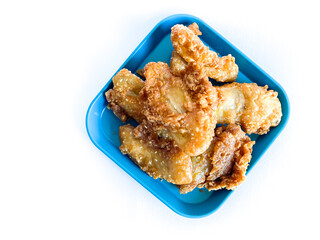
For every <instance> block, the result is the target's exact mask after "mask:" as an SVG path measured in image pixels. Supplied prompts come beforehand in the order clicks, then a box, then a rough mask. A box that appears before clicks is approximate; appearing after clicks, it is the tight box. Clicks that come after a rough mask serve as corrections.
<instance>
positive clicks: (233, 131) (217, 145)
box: [180, 124, 254, 194]
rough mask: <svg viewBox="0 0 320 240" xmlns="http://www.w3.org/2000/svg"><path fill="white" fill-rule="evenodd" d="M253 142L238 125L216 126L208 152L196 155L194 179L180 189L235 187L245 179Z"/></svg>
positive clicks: (193, 160)
mask: <svg viewBox="0 0 320 240" xmlns="http://www.w3.org/2000/svg"><path fill="white" fill-rule="evenodd" d="M253 145H254V142H253V141H251V140H250V138H249V137H248V136H247V135H246V134H245V132H243V131H242V130H241V128H240V126H239V125H236V124H230V125H228V126H223V127H219V128H217V129H216V130H215V136H214V137H213V140H212V142H211V145H210V147H209V148H208V149H207V150H206V152H205V153H204V154H201V155H200V156H197V157H193V159H192V163H193V165H192V167H193V176H192V182H191V183H190V184H184V185H181V186H180V193H182V194H185V193H188V192H191V191H192V190H193V189H194V188H196V187H199V188H203V187H205V188H207V189H208V190H218V189H221V188H227V189H234V188H235V187H237V186H238V185H239V184H241V183H242V182H243V181H244V180H245V173H246V170H247V167H248V164H249V162H250V160H251V152H252V146H253Z"/></svg>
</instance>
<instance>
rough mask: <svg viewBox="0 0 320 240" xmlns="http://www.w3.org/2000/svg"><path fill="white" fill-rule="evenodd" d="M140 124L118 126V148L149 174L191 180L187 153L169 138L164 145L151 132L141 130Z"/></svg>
mask: <svg viewBox="0 0 320 240" xmlns="http://www.w3.org/2000/svg"><path fill="white" fill-rule="evenodd" d="M144 129H145V128H144V127H143V126H142V125H140V126H138V127H137V128H136V129H135V128H133V127H132V126H130V125H124V126H121V127H120V130H119V136H120V142H121V146H120V150H121V152H122V153H123V154H128V155H129V157H130V158H131V159H132V160H133V161H134V162H135V163H136V164H137V165H138V166H139V167H140V168H141V169H142V170H143V171H144V172H146V173H147V174H148V175H149V176H151V177H153V178H154V179H157V178H160V179H165V180H166V181H167V182H170V183H173V184H187V183H190V182H191V181H192V165H191V160H190V157H189V156H188V155H186V154H185V153H184V152H182V151H181V150H180V149H179V148H177V147H174V146H173V145H172V144H171V143H170V142H168V143H166V144H165V145H163V143H159V142H158V141H157V139H156V138H154V136H152V134H151V135H149V134H148V133H146V132H145V131H144Z"/></svg>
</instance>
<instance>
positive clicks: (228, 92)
mask: <svg viewBox="0 0 320 240" xmlns="http://www.w3.org/2000/svg"><path fill="white" fill-rule="evenodd" d="M216 89H217V91H218V96H219V104H218V110H217V121H218V123H221V124H231V123H238V124H240V125H241V126H242V128H243V129H244V131H245V132H246V133H248V134H251V133H256V134H266V133H267V132H268V131H269V130H270V127H275V126H277V125H278V124H279V123H280V120H281V116H282V111H281V103H280V101H279V99H278V93H277V92H275V91H272V90H268V86H265V87H260V86H258V85H257V84H255V83H231V84H225V85H223V86H221V87H216Z"/></svg>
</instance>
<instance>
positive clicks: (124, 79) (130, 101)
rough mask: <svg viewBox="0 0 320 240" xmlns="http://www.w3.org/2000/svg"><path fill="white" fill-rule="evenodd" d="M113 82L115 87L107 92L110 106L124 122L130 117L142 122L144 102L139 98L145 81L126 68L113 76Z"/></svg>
mask: <svg viewBox="0 0 320 240" xmlns="http://www.w3.org/2000/svg"><path fill="white" fill-rule="evenodd" d="M112 82H113V89H110V90H108V91H107V92H106V93H105V95H106V98H107V101H108V102H109V104H108V108H110V109H112V110H113V112H114V114H115V115H116V116H117V117H118V118H120V120H121V121H122V122H126V121H127V119H128V118H129V117H132V118H134V119H135V120H136V121H137V122H142V120H143V119H145V117H144V115H143V114H142V112H141V109H142V105H143V104H142V103H141V101H140V100H139V92H140V90H141V89H142V88H143V87H144V85H145V84H144V82H143V81H142V80H141V79H140V78H139V77H137V76H136V75H134V74H133V73H131V72H130V71H129V70H128V69H125V68H124V69H122V70H120V71H119V72H118V73H117V74H116V75H115V76H114V77H113V79H112Z"/></svg>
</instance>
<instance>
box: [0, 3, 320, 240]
mask: <svg viewBox="0 0 320 240" xmlns="http://www.w3.org/2000/svg"><path fill="white" fill-rule="evenodd" d="M296 2H299V4H297V3H294V1H285V2H281V1H263V2H262V1H243V0H242V1H221V0H220V1H213V0H210V1H204V2H202V1H181V2H175V1H173V0H170V1H157V2H153V1H127V2H125V1H112V3H111V1H87V2H84V1H32V0H31V1H21V2H19V1H1V3H0V81H1V88H0V91H1V94H0V104H1V108H0V109H1V118H0V121H1V124H0V136H1V138H0V139H1V140H0V141H1V145H0V148H1V150H0V239H117V237H119V238H120V237H121V238H128V239H129V238H130V239H132V238H138V237H139V239H171V238H173V237H179V238H181V239H204V238H206V239H211V238H212V239H213V238H214V239H222V238H223V239H232V238H233V239H235V238H237V239H290V238H295V239H302V238H303V239H319V237H320V234H319V229H318V228H319V215H320V207H319V202H320V197H319V168H320V155H319V149H320V146H319V134H320V131H319V127H318V123H319V113H318V112H319V96H320V92H319V88H320V79H319V69H320V62H319V55H320V48H319V44H320V37H319V22H320V17H319V6H318V5H317V4H316V3H317V2H316V1H313V2H312V1H296ZM176 13H188V14H192V15H195V16H197V17H199V18H201V19H202V20H204V21H205V22H207V23H208V24H209V25H211V26H212V27H213V28H214V29H216V30H217V31H218V32H219V33H221V34H222V35H223V36H224V37H225V38H227V39H228V40H229V41H230V42H232V43H233V44H234V45H235V46H236V47H238V48H239V49H240V50H241V51H242V52H244V53H245V54H246V55H247V56H248V57H249V58H251V59H252V60H253V61H254V62H256V63H257V64H258V65H259V66H260V67H262V69H264V70H265V71H266V72H267V73H269V74H270V75H271V76H272V77H273V78H274V79H276V80H277V81H278V82H279V83H280V84H281V85H282V86H283V88H284V89H285V90H286V92H287V94H288V95H289V98H290V103H291V116H290V119H289V123H288V125H287V127H286V128H285V130H284V131H283V132H282V133H281V135H280V136H279V137H278V138H277V139H276V141H275V142H274V144H273V145H272V146H271V147H270V148H269V150H268V151H267V152H266V153H265V154H264V155H263V157H262V158H261V159H260V161H259V162H258V163H257V165H256V166H255V167H254V169H253V170H252V171H251V172H250V174H249V175H248V177H247V180H246V182H245V183H244V184H243V185H241V186H240V187H239V188H238V189H237V190H236V191H235V192H234V193H233V194H232V195H231V197H230V198H229V199H228V200H227V201H226V202H225V203H224V204H223V206H222V207H221V208H220V209H219V210H218V211H216V212H215V213H214V214H212V215H210V216H208V217H206V218H202V219H188V218H184V217H181V216H179V215H177V214H176V213H174V212H173V211H171V210H170V209H169V208H167V207H166V206H165V205H164V204H163V203H161V202H160V201H159V200H158V199H156V198H155V197H154V196H153V195H152V194H150V193H149V192H148V191H147V190H146V189H144V188H143V187H142V186H140V185H139V184H138V183H137V182H136V181H134V180H133V179H132V178H131V177H130V176H129V175H127V174H126V173H125V172H124V171H123V170H121V169H120V168H119V167H118V166H117V165H116V164H114V163H113V162H112V161H111V160H109V159H108V158H107V157H106V156H105V155H104V154H103V153H102V152H100V151H99V150H98V149H97V148H96V147H95V146H94V145H93V144H92V143H91V141H90V140H89V137H88V136H87V133H86V130H85V114H86V110H87V108H88V106H89V104H90V102H91V100H92V99H93V98H94V97H95V96H96V94H97V93H98V92H99V91H100V89H101V88H102V87H103V86H104V85H105V83H106V81H107V80H108V79H109V78H110V77H111V76H112V75H113V74H114V72H115V71H116V70H117V69H118V67H119V66H120V65H121V64H122V63H123V62H124V61H125V60H126V58H127V57H128V56H129V54H130V53H131V52H132V51H133V50H134V49H135V47H136V46H137V45H138V44H139V43H140V42H141V41H142V39H143V38H144V37H145V36H146V35H147V34H148V32H149V31H150V30H151V29H152V28H153V27H154V26H155V25H156V24H157V23H158V22H159V21H160V20H162V19H163V18H165V17H167V16H169V15H172V14H176Z"/></svg>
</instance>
